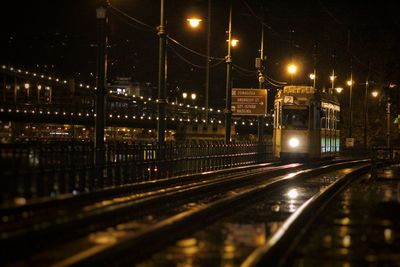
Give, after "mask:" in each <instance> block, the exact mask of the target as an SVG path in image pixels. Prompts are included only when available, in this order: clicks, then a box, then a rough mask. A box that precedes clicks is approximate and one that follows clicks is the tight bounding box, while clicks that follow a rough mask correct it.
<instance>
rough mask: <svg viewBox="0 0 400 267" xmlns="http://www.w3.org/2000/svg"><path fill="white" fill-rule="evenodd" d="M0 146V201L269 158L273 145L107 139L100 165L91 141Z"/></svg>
mask: <svg viewBox="0 0 400 267" xmlns="http://www.w3.org/2000/svg"><path fill="white" fill-rule="evenodd" d="M0 148H1V150H0V165H1V178H0V179H1V180H0V196H1V197H0V204H1V203H3V204H4V203H15V202H19V203H23V202H25V201H26V200H28V199H32V198H41V197H53V196H57V195H60V194H68V193H72V194H79V193H82V192H91V191H96V190H99V189H102V188H109V187H115V186H121V185H126V184H132V183H137V182H143V181H150V180H156V179H162V178H166V177H172V176H180V175H187V174H194V173H200V172H204V171H212V170H219V169H224V168H231V167H236V166H244V165H249V164H256V163H261V162H265V161H267V160H269V159H272V153H271V151H272V150H271V146H270V145H269V144H265V143H254V142H240V143H231V144H225V143H223V142H221V141H213V142H210V141H208V142H205V141H203V142H190V143H176V142H166V143H165V144H163V145H160V144H158V143H143V142H137V143H129V144H128V143H106V150H105V156H106V163H105V164H104V166H100V167H98V168H101V169H100V170H99V169H96V167H95V165H94V150H93V144H92V143H90V142H76V141H71V142H66V141H60V142H50V143H34V142H30V143H20V144H1V145H0ZM96 173H100V175H96Z"/></svg>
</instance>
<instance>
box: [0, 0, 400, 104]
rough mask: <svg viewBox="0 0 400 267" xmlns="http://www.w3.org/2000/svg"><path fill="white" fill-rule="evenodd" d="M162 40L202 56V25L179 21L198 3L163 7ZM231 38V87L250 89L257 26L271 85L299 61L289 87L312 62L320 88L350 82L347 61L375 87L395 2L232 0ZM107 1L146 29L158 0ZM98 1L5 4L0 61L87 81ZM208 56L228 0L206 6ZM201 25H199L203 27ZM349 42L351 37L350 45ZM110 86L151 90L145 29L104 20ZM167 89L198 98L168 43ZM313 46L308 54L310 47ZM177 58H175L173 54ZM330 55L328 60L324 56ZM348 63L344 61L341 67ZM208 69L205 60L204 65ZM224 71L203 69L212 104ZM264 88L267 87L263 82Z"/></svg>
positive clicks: (392, 48)
mask: <svg viewBox="0 0 400 267" xmlns="http://www.w3.org/2000/svg"><path fill="white" fill-rule="evenodd" d="M165 2H166V6H167V10H166V16H167V21H168V22H167V23H168V25H167V30H168V33H169V35H170V36H171V37H172V38H174V39H176V40H178V41H179V42H181V43H182V44H183V45H184V46H186V47H188V48H190V49H193V50H195V51H197V52H199V53H201V54H205V53H206V52H205V51H206V27H205V24H204V23H203V24H202V27H201V28H200V29H198V30H196V31H193V30H190V29H188V27H187V26H186V24H185V23H186V18H187V15H188V14H191V13H196V14H199V15H200V16H201V17H202V18H203V19H204V21H205V20H206V15H207V12H206V10H207V1H206V0H202V1H201V0H197V1H189V0H187V1H184V0H165ZM233 3H234V4H233V35H234V36H235V37H237V38H238V39H239V40H240V43H239V47H237V48H235V49H234V51H233V63H234V64H237V65H238V66H239V67H240V68H241V69H245V70H235V71H234V76H233V85H234V87H257V77H256V76H255V75H254V70H255V69H254V61H255V60H254V58H255V57H257V56H258V50H259V47H260V34H261V23H260V21H263V22H264V24H265V55H266V56H267V61H266V66H267V68H266V72H267V75H268V76H269V77H271V78H272V79H274V80H277V81H288V79H289V77H288V75H287V74H286V72H285V66H286V64H287V63H288V62H289V61H290V60H291V59H293V60H294V61H296V62H298V63H299V64H300V73H299V74H298V75H297V76H296V77H295V80H294V82H295V83H297V84H300V83H307V84H310V82H309V80H308V74H309V73H311V72H312V70H313V65H314V54H316V55H317V56H316V59H317V73H318V74H317V76H318V77H319V78H320V79H319V80H318V82H317V84H318V86H320V87H323V86H325V87H328V86H329V78H328V76H329V72H330V71H331V69H332V67H333V66H334V67H335V72H336V73H337V76H338V80H337V84H338V85H343V86H344V81H345V80H346V79H348V77H349V69H350V61H351V62H352V66H353V71H354V80H355V81H356V82H363V81H364V80H365V79H366V76H367V73H368V62H370V66H371V67H370V72H369V73H370V79H371V80H375V81H377V82H379V83H382V84H384V83H389V82H392V83H399V80H400V71H399V70H400V66H399V62H400V46H399V41H400V40H399V39H400V34H399V33H400V32H399V29H400V18H399V16H398V11H397V9H396V8H395V5H394V1H386V0H383V1H379V2H378V1H339V2H337V1H335V3H331V2H330V1H329V2H328V1H318V0H317V1H315V0H310V1H279V0H275V1H261V0H234V1H233ZM111 4H112V5H113V6H114V7H116V8H118V9H120V10H122V11H123V12H125V13H127V14H128V15H129V16H132V17H134V18H136V19H138V20H140V21H142V22H144V23H145V24H148V25H150V26H151V27H152V28H153V29H155V28H156V27H157V25H158V24H159V1H158V0H157V1H156V0H149V1H143V0H111ZM97 5H98V1H94V0H93V1H88V0H86V1H76V0H58V1H43V0H42V1H40V0H38V1H9V3H8V5H7V7H5V8H4V9H3V14H4V15H2V16H1V18H0V19H1V25H2V28H3V29H2V34H1V43H2V49H1V62H0V63H2V64H11V65H14V66H17V67H22V68H27V69H29V70H46V71H47V72H52V73H55V74H61V75H62V76H66V77H75V78H76V79H77V80H79V81H83V82H90V83H92V84H94V83H95V75H96V74H95V71H96V67H95V66H96V45H95V44H96V19H95V8H96V6H97ZM211 19H212V21H211V56H214V57H218V58H223V57H225V55H226V53H227V52H226V41H225V40H226V39H227V35H226V30H227V28H228V1H223V0H214V1H212V17H211ZM204 21H203V22H204ZM349 37H350V38H349ZM109 45H110V47H109V77H108V78H109V80H113V79H114V78H115V77H116V76H132V77H133V80H135V81H140V82H151V83H154V84H156V83H157V66H158V37H157V35H156V34H155V32H153V31H149V30H148V29H147V28H144V27H142V26H139V25H138V24H135V23H134V22H132V21H129V19H127V18H124V17H123V16H122V15H121V14H118V13H117V12H116V11H113V13H110V14H109ZM170 46H171V47H170V48H169V50H168V86H169V88H176V87H177V86H178V87H180V88H182V89H181V90H186V89H187V90H188V91H197V92H198V93H202V92H203V88H204V83H205V71H204V68H198V67H195V66H192V65H190V64H188V63H187V62H184V61H182V60H181V59H180V58H179V57H184V58H186V59H187V60H188V61H190V63H191V64H193V65H201V66H203V67H204V66H205V59H204V58H203V57H200V56H197V55H194V54H193V53H190V52H188V51H187V50H185V49H183V48H182V47H180V46H177V45H175V44H173V43H171V42H170ZM315 47H316V49H315ZM176 53H177V54H178V55H177V54H176ZM333 54H335V57H334V58H335V60H333V57H332V55H333ZM350 59H351V60H350ZM214 63H217V61H212V62H211V65H213V64H214ZM225 68H226V66H225V64H223V63H222V64H219V65H218V66H216V67H214V68H212V69H211V72H210V73H211V74H210V75H211V78H210V79H211V82H210V84H211V86H210V88H211V93H210V97H211V101H212V102H211V104H213V105H223V103H224V100H223V98H224V94H225V75H226V74H225V72H226V69H225ZM247 70H248V71H247ZM268 87H269V88H274V87H273V86H272V85H269V86H268Z"/></svg>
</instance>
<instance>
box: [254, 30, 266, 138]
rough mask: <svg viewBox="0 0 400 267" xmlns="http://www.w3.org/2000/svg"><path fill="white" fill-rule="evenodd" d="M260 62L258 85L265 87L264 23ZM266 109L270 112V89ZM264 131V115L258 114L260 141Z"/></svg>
mask: <svg viewBox="0 0 400 267" xmlns="http://www.w3.org/2000/svg"><path fill="white" fill-rule="evenodd" d="M259 61H260V62H259V64H256V67H258V85H259V88H260V89H263V87H264V81H265V77H264V64H263V62H264V25H262V28H261V44H260V60H259ZM265 110H266V111H267V112H268V91H267V94H266V101H265ZM263 133H264V116H263V115H260V116H258V127H257V141H258V142H259V143H261V142H262V140H263Z"/></svg>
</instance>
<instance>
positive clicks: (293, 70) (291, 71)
mask: <svg viewBox="0 0 400 267" xmlns="http://www.w3.org/2000/svg"><path fill="white" fill-rule="evenodd" d="M287 72H288V73H289V74H290V83H291V84H292V83H293V74H295V73H296V72H297V66H296V65H295V64H293V63H291V64H289V65H288V66H287Z"/></svg>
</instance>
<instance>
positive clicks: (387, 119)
mask: <svg viewBox="0 0 400 267" xmlns="http://www.w3.org/2000/svg"><path fill="white" fill-rule="evenodd" d="M390 105H391V104H390V96H388V99H387V104H386V146H387V147H388V148H390V130H391V129H390V128H391V127H390V120H391V119H390Z"/></svg>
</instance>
